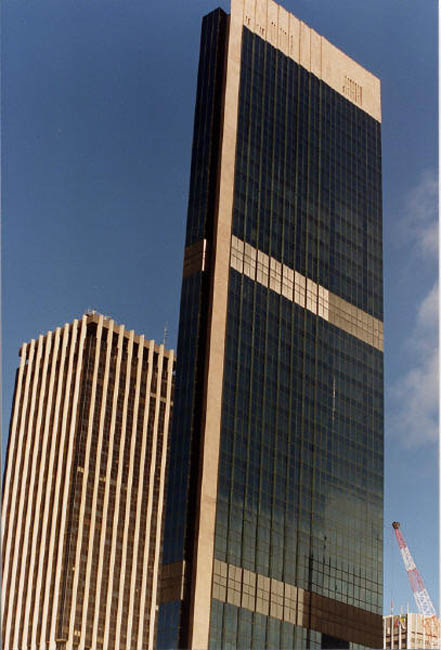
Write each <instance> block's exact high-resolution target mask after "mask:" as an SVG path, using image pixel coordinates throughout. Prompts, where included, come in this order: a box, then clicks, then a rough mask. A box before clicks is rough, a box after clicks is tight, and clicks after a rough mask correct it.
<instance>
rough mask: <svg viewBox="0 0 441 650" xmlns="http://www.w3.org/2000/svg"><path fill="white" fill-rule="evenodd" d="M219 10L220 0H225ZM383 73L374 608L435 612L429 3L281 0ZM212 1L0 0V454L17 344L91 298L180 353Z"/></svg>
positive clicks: (434, 177)
mask: <svg viewBox="0 0 441 650" xmlns="http://www.w3.org/2000/svg"><path fill="white" fill-rule="evenodd" d="M219 4H220V6H222V7H223V8H224V9H225V10H227V11H228V6H229V5H228V3H227V2H220V3H219ZM282 4H283V6H284V7H285V8H286V9H288V10H289V11H292V12H293V13H294V14H295V15H297V16H298V17H299V18H300V19H302V20H304V21H305V22H306V23H308V24H309V25H310V26H311V27H313V28H314V29H315V30H316V31H318V32H319V33H321V34H323V35H324V36H326V37H327V38H328V40H330V41H332V42H333V43H334V44H335V45H337V46H338V47H340V48H341V49H342V50H344V51H345V52H346V53H348V54H349V55H350V56H352V57H353V58H354V59H355V60H357V61H358V62H359V63H361V64H362V65H364V66H365V67H367V68H368V69H369V70H371V71H372V72H373V73H374V74H376V75H377V76H379V77H380V78H381V80H382V106H383V123H382V124H383V171H384V180H383V197H384V260H385V345H386V350H385V362H386V479H385V531H384V538H385V563H386V564H385V591H384V596H385V597H384V602H385V612H387V613H388V612H389V610H390V601H391V600H393V601H394V606H395V611H400V608H403V610H404V611H405V610H406V609H407V604H408V603H409V607H410V611H416V610H415V603H414V602H413V598H412V594H411V591H410V587H409V585H408V583H407V577H406V574H405V572H404V568H403V566H402V563H401V558H400V554H399V551H398V547H397V545H396V543H395V540H394V537H393V531H392V527H391V522H392V521H393V520H398V521H400V522H401V524H402V530H403V533H404V535H405V537H406V539H407V541H408V544H409V546H410V549H411V552H412V554H413V556H414V559H415V561H416V563H417V566H418V567H419V569H420V572H421V573H422V575H423V578H424V581H425V583H426V586H427V588H428V590H429V592H430V594H431V596H432V599H433V601H434V604H435V607H436V609H437V610H438V612H439V580H438V565H439V552H438V538H439V518H438V513H439V510H438V447H437V439H438V425H437V413H438V386H437V380H436V376H437V352H436V351H437V334H438V325H437V318H438V305H437V291H438V266H437V264H438V262H437V256H438V236H437V191H438V138H437V134H438V121H437V101H438V91H437V23H438V17H437V2H436V0H424V2H422V1H421V0H369V2H366V0H337V1H336V0H295V1H294V0H285V1H284V2H283V3H282ZM215 6H216V4H215V3H212V2H210V1H209V0H191V2H177V1H176V0H174V1H172V0H162V1H161V2H157V3H151V2H147V1H146V0H125V1H123V0H94V1H92V0H62V1H61V2H60V0H39V1H38V2H31V1H30V0H4V2H3V3H2V9H1V11H2V23H3V37H2V61H3V69H2V85H3V88H2V90H3V93H2V103H3V105H2V111H3V124H2V190H3V191H2V217H3V219H2V221H3V223H2V242H3V257H2V260H3V267H2V271H3V274H2V277H3V286H2V296H3V327H2V336H3V346H2V347H3V420H2V421H3V456H4V452H5V448H6V440H7V435H8V426H9V424H8V423H9V417H10V409H11V400H12V392H13V382H14V373H15V368H16V366H17V360H18V356H17V352H18V348H19V346H20V344H21V343H22V342H23V341H29V340H30V339H31V338H36V337H37V336H38V334H40V333H45V332H46V331H48V330H50V329H53V328H54V327H56V326H58V325H61V324H63V323H65V322H69V321H71V320H72V319H73V318H75V317H78V316H80V315H81V314H82V313H83V312H84V311H85V310H86V309H87V308H95V309H97V310H98V311H100V312H102V313H104V314H107V315H110V316H112V317H113V318H114V319H115V320H116V321H117V322H118V323H124V324H125V325H126V326H128V327H129V328H133V329H135V331H137V332H139V333H145V334H146V336H148V337H150V338H155V339H156V340H159V341H160V340H162V338H163V333H164V327H165V326H167V332H168V333H167V344H168V346H169V347H175V346H176V338H177V321H178V310H179V291H180V282H181V266H182V255H183V242H184V229H185V221H186V207H187V196H188V185H189V167H190V155H191V139H192V129H193V111H194V100H195V89H196V76H197V63H198V54H199V37H200V22H201V17H202V15H204V14H206V13H208V12H209V11H211V10H212V9H213V8H214V7H215Z"/></svg>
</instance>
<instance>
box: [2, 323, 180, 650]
mask: <svg viewBox="0 0 441 650" xmlns="http://www.w3.org/2000/svg"><path fill="white" fill-rule="evenodd" d="M174 363H175V361H174V354H173V352H172V351H167V350H165V349H164V346H163V345H160V346H157V345H155V343H154V341H148V340H145V339H144V336H137V335H136V334H135V333H134V332H133V331H129V330H126V329H125V327H124V326H123V325H120V326H119V325H117V324H115V323H114V321H113V320H111V319H109V318H107V317H104V316H102V315H98V314H96V313H92V314H86V315H84V316H83V317H82V319H81V320H74V321H73V323H71V324H66V325H65V326H64V327H62V328H57V329H56V330H55V331H53V332H48V333H47V335H46V336H40V337H39V338H38V340H32V341H31V342H30V343H28V344H24V345H23V346H22V348H21V350H20V366H19V369H18V371H17V377H16V387H15V396H14V405H13V413H12V419H11V428H10V437H9V446H8V454H7V460H6V470H5V477H4V491H3V510H2V523H3V525H2V535H3V537H2V554H3V555H2V570H3V578H2V581H3V582H2V640H3V644H2V647H3V648H5V649H6V648H7V649H8V650H25V649H27V648H32V650H43V649H45V650H52V649H53V650H55V649H66V650H68V649H71V648H77V647H78V648H80V649H81V650H83V649H86V648H91V649H92V648H93V650H96V649H98V648H103V649H105V650H110V649H113V648H115V649H116V650H123V649H126V648H127V649H133V650H141V649H144V648H153V646H154V636H155V625H156V591H157V585H158V578H159V575H158V571H159V560H160V552H161V551H160V548H161V517H162V506H163V494H164V483H165V472H166V462H167V436H168V425H169V418H170V412H171V405H172V387H173V376H174Z"/></svg>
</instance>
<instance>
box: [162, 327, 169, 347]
mask: <svg viewBox="0 0 441 650" xmlns="http://www.w3.org/2000/svg"><path fill="white" fill-rule="evenodd" d="M167 334H168V322H166V323H165V325H164V335H163V337H162V344H163V345H164V347H165V346H166V344H167Z"/></svg>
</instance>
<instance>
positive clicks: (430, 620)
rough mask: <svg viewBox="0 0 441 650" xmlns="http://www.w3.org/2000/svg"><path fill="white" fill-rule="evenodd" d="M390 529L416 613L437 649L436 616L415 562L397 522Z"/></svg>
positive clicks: (437, 621) (437, 625)
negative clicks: (406, 577) (396, 544)
mask: <svg viewBox="0 0 441 650" xmlns="http://www.w3.org/2000/svg"><path fill="white" fill-rule="evenodd" d="M392 527H393V529H394V532H395V537H396V538H397V542H398V546H399V547H400V551H401V556H402V558H403V562H404V567H405V569H406V572H407V576H408V578H409V582H410V586H411V589H412V592H413V595H414V598H415V602H416V604H417V607H418V611H419V612H420V614H422V615H423V616H424V623H425V627H426V630H427V632H428V633H429V634H430V635H431V636H432V642H433V643H436V645H432V647H438V641H439V620H438V617H437V615H436V610H435V607H434V606H433V603H432V600H431V598H430V596H429V592H428V591H427V589H426V587H425V585H424V582H423V579H422V577H421V575H420V572H419V571H418V569H417V567H416V565H415V562H414V561H413V557H412V555H411V553H410V551H409V547H408V546H407V544H406V541H405V539H404V536H403V533H402V532H401V530H400V524H399V522H398V521H394V522H393V523H392Z"/></svg>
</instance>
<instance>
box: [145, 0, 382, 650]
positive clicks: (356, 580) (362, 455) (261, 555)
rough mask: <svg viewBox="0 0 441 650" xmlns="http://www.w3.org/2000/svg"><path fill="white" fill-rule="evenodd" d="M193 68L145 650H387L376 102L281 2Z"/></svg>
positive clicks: (364, 82) (253, 9) (252, 1)
mask: <svg viewBox="0 0 441 650" xmlns="http://www.w3.org/2000/svg"><path fill="white" fill-rule="evenodd" d="M200 47H201V49H200V61H199V72H198V85H197V99H196V113H195V126H194V137H193V151H192V166H191V181H190V194H189V207H188V220H187V232H186V242H185V257H184V268H183V283H182V294H181V311H180V324H179V341H178V359H179V363H178V369H177V379H176V382H177V383H176V398H175V406H174V419H173V424H172V430H171V449H170V472H169V476H168V488H167V506H166V515H165V531H164V550H163V560H164V567H163V569H164V573H163V578H164V579H163V583H162V588H161V607H160V615H159V633H158V646H159V648H176V647H179V648H192V649H194V650H202V649H203V648H210V649H213V650H214V649H220V648H285V649H286V648H302V649H303V648H336V647H339V648H360V647H376V648H379V647H381V645H382V641H383V639H382V616H381V614H382V583H383V570H382V557H383V289H382V196H381V141H380V128H381V105H380V82H379V80H378V79H377V78H376V77H375V76H374V75H372V74H371V73H370V72H368V71H367V70H365V69H364V68H362V67H361V66H360V65H359V64H357V63H356V62H355V61H353V60H352V59H350V58H349V57H348V56H347V55H346V54H344V53H343V52H342V51H340V50H339V49H337V48H336V47H334V46H333V45H332V44H331V43H329V42H328V41H327V40H326V38H324V37H322V36H320V35H319V34H317V33H316V32H315V31H314V30H313V29H310V28H309V27H308V26H307V25H305V24H304V23H303V22H301V21H300V20H298V19H297V18H295V17H294V16H293V15H291V14H290V13H288V12H287V11H286V10H285V9H284V8H283V7H281V6H279V5H277V4H276V3H274V2H273V1H272V0H232V6H231V13H230V15H227V14H226V13H224V12H223V11H222V10H220V9H218V10H215V11H213V12H212V13H211V14H209V15H208V16H206V17H205V18H204V20H203V24H202V37H201V46H200Z"/></svg>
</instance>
